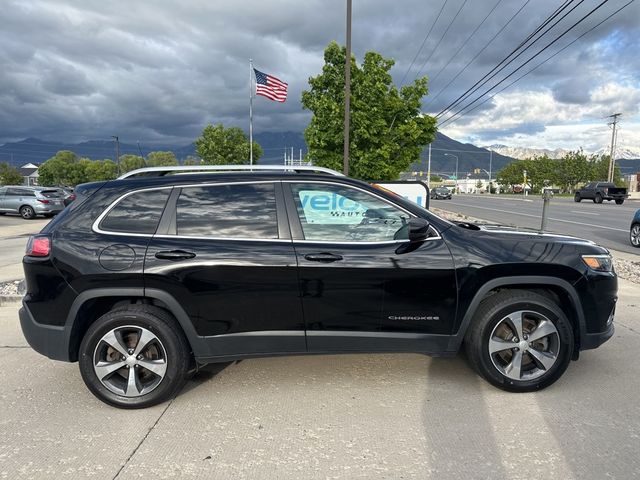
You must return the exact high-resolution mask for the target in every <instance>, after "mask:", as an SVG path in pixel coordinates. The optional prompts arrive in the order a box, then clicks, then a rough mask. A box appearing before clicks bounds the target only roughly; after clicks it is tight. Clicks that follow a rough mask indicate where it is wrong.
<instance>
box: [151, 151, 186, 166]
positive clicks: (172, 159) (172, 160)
mask: <svg viewBox="0 0 640 480" xmlns="http://www.w3.org/2000/svg"><path fill="white" fill-rule="evenodd" d="M175 165H178V159H177V158H176V154H175V153H173V152H151V153H150V154H149V155H147V166H149V167H172V166H175Z"/></svg>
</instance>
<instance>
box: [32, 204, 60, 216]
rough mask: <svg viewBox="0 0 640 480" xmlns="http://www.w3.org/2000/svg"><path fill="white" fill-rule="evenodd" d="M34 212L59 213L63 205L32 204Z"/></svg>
mask: <svg viewBox="0 0 640 480" xmlns="http://www.w3.org/2000/svg"><path fill="white" fill-rule="evenodd" d="M33 209H34V210H35V212H36V213H41V214H42V213H60V212H61V211H62V210H64V205H46V204H39V205H36V206H34V208H33Z"/></svg>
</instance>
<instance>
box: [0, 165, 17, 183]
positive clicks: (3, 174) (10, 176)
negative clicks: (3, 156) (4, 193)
mask: <svg viewBox="0 0 640 480" xmlns="http://www.w3.org/2000/svg"><path fill="white" fill-rule="evenodd" d="M0 185H22V175H21V174H20V171H19V170H18V169H17V168H15V167H13V166H11V165H9V164H8V163H4V162H2V163H0Z"/></svg>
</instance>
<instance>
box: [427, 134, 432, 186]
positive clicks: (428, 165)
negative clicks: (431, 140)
mask: <svg viewBox="0 0 640 480" xmlns="http://www.w3.org/2000/svg"><path fill="white" fill-rule="evenodd" d="M427 187H429V188H431V144H429V163H427Z"/></svg>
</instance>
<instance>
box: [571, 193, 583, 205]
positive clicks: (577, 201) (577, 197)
mask: <svg viewBox="0 0 640 480" xmlns="http://www.w3.org/2000/svg"><path fill="white" fill-rule="evenodd" d="M573 201H574V202H576V203H580V202H581V201H582V197H581V196H580V194H579V193H578V192H576V194H575V195H574V196H573Z"/></svg>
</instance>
